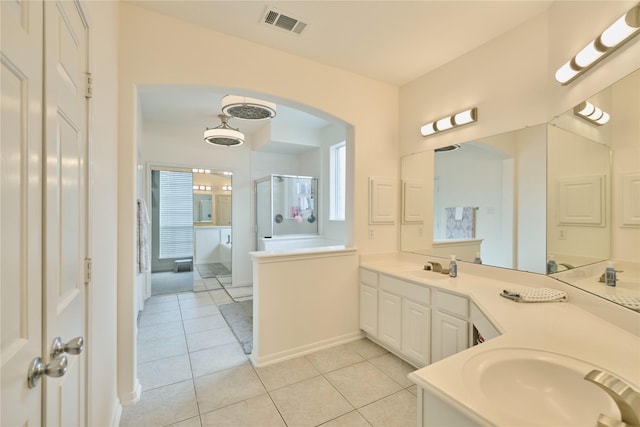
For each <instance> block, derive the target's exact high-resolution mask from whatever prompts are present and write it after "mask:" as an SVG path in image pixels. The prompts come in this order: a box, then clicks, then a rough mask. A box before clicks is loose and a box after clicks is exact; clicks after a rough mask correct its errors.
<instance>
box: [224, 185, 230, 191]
mask: <svg viewBox="0 0 640 427" xmlns="http://www.w3.org/2000/svg"><path fill="white" fill-rule="evenodd" d="M222 191H231V186H230V185H223V186H222Z"/></svg>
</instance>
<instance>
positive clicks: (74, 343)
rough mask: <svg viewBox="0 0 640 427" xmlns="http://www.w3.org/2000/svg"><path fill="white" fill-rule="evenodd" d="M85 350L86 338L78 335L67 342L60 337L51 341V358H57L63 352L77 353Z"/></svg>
mask: <svg viewBox="0 0 640 427" xmlns="http://www.w3.org/2000/svg"><path fill="white" fill-rule="evenodd" d="M82 350H84V338H82V337H76V338H74V339H72V340H71V341H69V342H68V343H66V344H63V343H62V340H61V339H60V337H55V338H54V339H53V342H52V343H51V351H50V352H49V355H50V356H51V359H55V358H56V357H58V356H60V355H61V354H63V353H67V354H73V355H77V354H80V353H82Z"/></svg>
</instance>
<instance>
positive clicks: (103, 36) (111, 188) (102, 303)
mask: <svg viewBox="0 0 640 427" xmlns="http://www.w3.org/2000/svg"><path fill="white" fill-rule="evenodd" d="M86 5H87V6H88V11H89V16H90V18H91V28H92V34H91V35H92V37H91V55H90V60H91V69H92V73H93V99H92V100H91V108H92V136H91V140H90V150H91V158H90V160H89V162H90V163H89V167H88V170H89V171H90V182H89V186H90V187H89V188H90V229H89V234H90V245H89V253H88V255H89V256H90V257H91V258H92V259H93V278H92V282H91V284H90V285H89V286H88V299H89V304H88V308H87V313H88V315H89V318H90V320H89V326H90V328H89V330H88V331H87V337H86V338H87V340H86V350H85V351H86V352H87V358H88V373H87V380H88V396H87V397H88V399H87V403H88V406H89V408H88V417H89V418H88V424H89V425H93V426H109V425H114V423H115V422H117V421H118V419H119V414H120V403H119V401H118V394H117V375H116V373H117V353H116V349H117V346H118V345H117V335H116V334H117V317H116V313H117V276H116V271H117V244H118V242H117V239H116V233H117V228H116V225H117V223H116V221H115V218H116V216H117V206H118V199H117V180H116V176H117V175H118V168H117V146H118V142H117V141H118V129H117V126H116V125H115V124H116V123H117V120H118V98H117V93H116V92H115V91H114V90H113V88H114V87H116V86H117V82H118V74H117V72H118V49H117V48H118V8H119V6H118V3H117V2H86Z"/></svg>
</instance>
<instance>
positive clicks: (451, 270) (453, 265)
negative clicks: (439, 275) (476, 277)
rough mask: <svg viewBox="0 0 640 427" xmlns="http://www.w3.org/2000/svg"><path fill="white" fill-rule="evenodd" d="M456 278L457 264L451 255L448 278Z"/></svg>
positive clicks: (454, 257)
mask: <svg viewBox="0 0 640 427" xmlns="http://www.w3.org/2000/svg"><path fill="white" fill-rule="evenodd" d="M457 276H458V263H457V262H456V256H455V255H451V261H449V277H457Z"/></svg>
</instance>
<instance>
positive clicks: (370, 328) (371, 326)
mask: <svg viewBox="0 0 640 427" xmlns="http://www.w3.org/2000/svg"><path fill="white" fill-rule="evenodd" d="M360 329H362V330H363V331H365V332H366V333H367V334H369V336H371V337H377V336H378V273H376V272H375V271H371V270H367V269H364V268H361V269H360Z"/></svg>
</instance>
